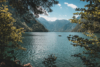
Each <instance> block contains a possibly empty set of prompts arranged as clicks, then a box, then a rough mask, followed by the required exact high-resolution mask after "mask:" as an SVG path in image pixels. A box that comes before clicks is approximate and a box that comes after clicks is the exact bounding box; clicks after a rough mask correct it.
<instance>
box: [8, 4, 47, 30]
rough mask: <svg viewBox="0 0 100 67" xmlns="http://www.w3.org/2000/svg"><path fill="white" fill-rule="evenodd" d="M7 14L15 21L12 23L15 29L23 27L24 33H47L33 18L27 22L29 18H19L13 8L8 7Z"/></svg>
mask: <svg viewBox="0 0 100 67" xmlns="http://www.w3.org/2000/svg"><path fill="white" fill-rule="evenodd" d="M8 8H9V12H10V13H12V17H13V18H14V19H15V20H16V22H14V26H16V28H20V27H23V28H24V30H26V31H25V32H47V31H48V30H47V29H46V28H45V27H44V26H43V25H42V24H41V23H39V22H38V21H37V20H36V19H35V18H34V17H32V19H31V20H29V18H28V17H29V16H28V14H29V13H27V14H25V15H24V16H22V17H21V16H19V15H18V13H17V12H16V10H15V9H14V8H12V7H11V6H8Z"/></svg>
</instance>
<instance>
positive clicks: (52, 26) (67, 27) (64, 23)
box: [38, 17, 76, 32]
mask: <svg viewBox="0 0 100 67" xmlns="http://www.w3.org/2000/svg"><path fill="white" fill-rule="evenodd" d="M38 20H39V22H40V23H41V24H43V25H44V26H45V28H46V29H47V30H48V31H50V32H66V31H67V32H70V31H71V30H72V27H73V28H74V27H75V25H76V24H72V23H70V21H68V20H56V21H52V22H51V21H47V20H46V19H44V18H42V17H40V18H39V19H38Z"/></svg>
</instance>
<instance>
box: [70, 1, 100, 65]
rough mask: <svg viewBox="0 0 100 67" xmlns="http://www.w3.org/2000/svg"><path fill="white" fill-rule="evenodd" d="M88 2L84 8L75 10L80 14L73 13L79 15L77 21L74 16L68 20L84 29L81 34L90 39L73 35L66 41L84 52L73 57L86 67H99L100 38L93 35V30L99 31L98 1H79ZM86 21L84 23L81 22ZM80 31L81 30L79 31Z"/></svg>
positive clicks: (99, 7)
mask: <svg viewBox="0 0 100 67" xmlns="http://www.w3.org/2000/svg"><path fill="white" fill-rule="evenodd" d="M81 1H86V2H90V3H89V4H87V5H85V6H84V7H87V9H85V8H81V9H80V8H76V11H81V12H80V13H79V12H77V13H74V15H78V14H79V15H81V19H79V20H77V19H76V18H75V16H74V17H73V19H70V20H71V22H72V23H78V24H81V25H82V26H81V27H82V28H84V29H85V30H86V31H85V32H84V33H83V34H84V35H86V36H89V37H91V38H92V39H89V40H88V39H84V38H82V37H79V36H78V35H74V36H72V37H71V35H69V36H68V40H69V41H72V42H73V43H76V44H72V45H73V46H80V47H84V48H85V49H86V51H83V53H79V54H75V55H73V56H75V57H80V58H81V59H82V60H83V62H84V64H85V65H86V66H87V67H99V66H100V62H99V61H100V38H97V37H96V35H94V34H93V33H94V31H95V30H99V29H100V22H99V21H100V6H99V4H100V0H81ZM83 19H84V20H86V22H84V21H82V20H83ZM80 31H81V30H80Z"/></svg>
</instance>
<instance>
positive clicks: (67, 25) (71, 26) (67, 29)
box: [59, 23, 77, 32]
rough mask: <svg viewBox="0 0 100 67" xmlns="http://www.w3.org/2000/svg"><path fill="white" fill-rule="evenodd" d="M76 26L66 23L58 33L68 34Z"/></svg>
mask: <svg viewBox="0 0 100 67" xmlns="http://www.w3.org/2000/svg"><path fill="white" fill-rule="evenodd" d="M76 25H77V24H76V23H73V24H72V23H68V24H65V25H64V26H63V27H62V28H61V29H59V31H61V32H70V31H71V30H72V29H73V28H74V27H75V26H76Z"/></svg>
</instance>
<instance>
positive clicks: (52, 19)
mask: <svg viewBox="0 0 100 67" xmlns="http://www.w3.org/2000/svg"><path fill="white" fill-rule="evenodd" d="M39 17H43V18H44V19H46V20H47V21H55V20H57V18H56V17H48V16H43V15H40V16H39Z"/></svg>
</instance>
